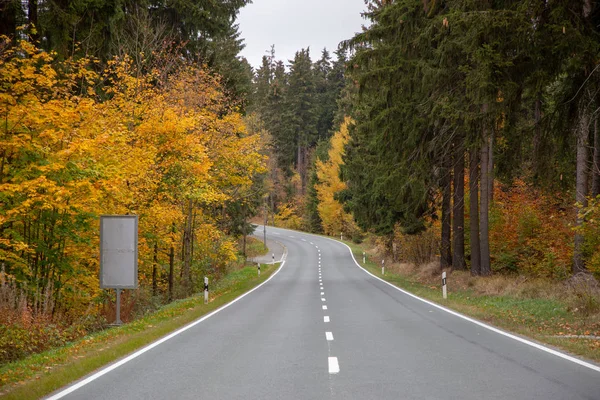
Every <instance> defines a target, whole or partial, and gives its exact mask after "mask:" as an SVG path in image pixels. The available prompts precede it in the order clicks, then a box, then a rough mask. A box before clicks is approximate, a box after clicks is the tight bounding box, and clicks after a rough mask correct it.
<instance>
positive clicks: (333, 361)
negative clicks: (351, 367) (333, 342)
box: [329, 357, 340, 374]
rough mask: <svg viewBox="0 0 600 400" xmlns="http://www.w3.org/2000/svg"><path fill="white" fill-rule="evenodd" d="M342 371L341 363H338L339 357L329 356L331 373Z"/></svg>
mask: <svg viewBox="0 0 600 400" xmlns="http://www.w3.org/2000/svg"><path fill="white" fill-rule="evenodd" d="M339 372H340V364H338V359H337V357H329V373H330V374H337V373H339Z"/></svg>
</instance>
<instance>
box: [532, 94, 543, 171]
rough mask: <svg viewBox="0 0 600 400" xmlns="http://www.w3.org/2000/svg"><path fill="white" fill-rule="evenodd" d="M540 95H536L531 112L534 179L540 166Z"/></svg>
mask: <svg viewBox="0 0 600 400" xmlns="http://www.w3.org/2000/svg"><path fill="white" fill-rule="evenodd" d="M540 97H541V94H539V95H538V98H537V100H536V101H535V108H534V110H533V113H534V115H533V116H534V121H535V127H534V130H533V159H532V169H533V171H534V172H535V173H534V177H536V178H537V177H538V176H539V169H538V168H539V165H540V162H539V161H540V146H541V144H542V125H541V120H542V100H541V98H540Z"/></svg>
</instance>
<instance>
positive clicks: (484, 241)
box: [479, 129, 492, 276]
mask: <svg viewBox="0 0 600 400" xmlns="http://www.w3.org/2000/svg"><path fill="white" fill-rule="evenodd" d="M488 161H489V135H488V131H487V129H484V130H483V143H482V146H481V185H480V188H481V189H480V190H481V197H480V199H479V240H480V243H479V245H480V246H481V247H480V248H481V275H483V276H487V275H490V274H491V272H492V271H491V268H490V244H489V199H490V198H489V186H488V181H489V177H488Z"/></svg>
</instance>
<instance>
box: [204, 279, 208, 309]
mask: <svg viewBox="0 0 600 400" xmlns="http://www.w3.org/2000/svg"><path fill="white" fill-rule="evenodd" d="M204 304H208V278H207V277H206V276H205V277H204Z"/></svg>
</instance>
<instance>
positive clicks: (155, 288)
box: [152, 242, 158, 296]
mask: <svg viewBox="0 0 600 400" xmlns="http://www.w3.org/2000/svg"><path fill="white" fill-rule="evenodd" d="M152 261H153V262H152V296H156V294H157V293H158V284H157V282H156V270H157V269H158V242H154V257H153V259H152Z"/></svg>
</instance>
